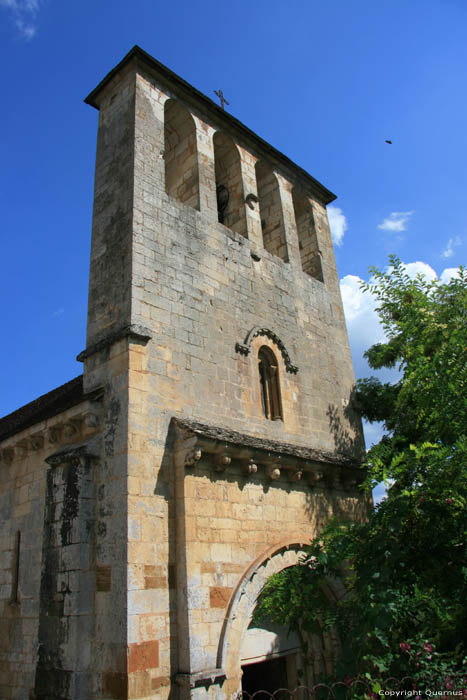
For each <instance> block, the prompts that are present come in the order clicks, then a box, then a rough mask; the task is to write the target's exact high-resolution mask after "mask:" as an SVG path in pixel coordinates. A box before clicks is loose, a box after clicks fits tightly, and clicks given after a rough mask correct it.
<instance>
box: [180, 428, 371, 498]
mask: <svg viewBox="0 0 467 700" xmlns="http://www.w3.org/2000/svg"><path fill="white" fill-rule="evenodd" d="M171 428H172V430H173V431H174V432H175V451H174V454H175V463H176V465H177V464H178V465H179V467H180V468H185V469H187V470H189V471H190V472H191V471H193V469H194V468H195V467H196V465H197V464H198V463H199V464H200V468H202V469H203V470H204V472H205V471H206V468H208V469H209V468H210V469H212V472H213V473H217V474H222V473H224V472H225V471H226V470H228V469H229V471H231V472H232V473H233V472H235V473H236V474H237V475H238V478H240V479H248V478H255V480H257V479H261V478H264V479H266V480H267V481H272V482H276V483H277V484H279V483H284V485H285V483H288V484H289V488H290V484H296V486H297V488H298V486H299V485H300V484H302V485H303V487H305V488H306V487H308V488H310V489H313V488H323V487H327V488H330V489H333V490H345V491H351V490H352V489H354V488H357V487H358V485H359V484H360V483H361V482H362V481H363V479H364V478H365V472H364V471H363V470H362V468H361V467H360V465H359V463H358V462H356V461H353V460H350V459H349V458H348V457H346V456H344V455H336V454H335V453H332V454H329V453H325V452H320V451H318V450H313V449H311V448H306V447H302V446H299V445H291V444H287V443H280V442H275V441H272V440H267V439H264V438H256V437H252V436H250V435H244V434H241V433H237V432H234V431H232V430H227V429H224V428H219V427H215V426H208V425H204V424H201V423H198V422H196V421H192V420H188V419H186V420H180V419H177V418H172V423H171Z"/></svg>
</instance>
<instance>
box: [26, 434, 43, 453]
mask: <svg viewBox="0 0 467 700" xmlns="http://www.w3.org/2000/svg"><path fill="white" fill-rule="evenodd" d="M29 445H30V447H31V449H32V450H34V452H37V450H41V449H42V448H43V447H44V436H43V435H42V433H36V434H35V435H31V437H30V438H29Z"/></svg>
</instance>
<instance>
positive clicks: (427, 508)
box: [255, 258, 467, 687]
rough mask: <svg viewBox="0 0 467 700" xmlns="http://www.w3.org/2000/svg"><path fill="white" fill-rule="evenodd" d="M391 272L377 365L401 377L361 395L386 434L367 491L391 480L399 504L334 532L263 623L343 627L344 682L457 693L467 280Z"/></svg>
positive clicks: (465, 526) (462, 621) (380, 294)
mask: <svg viewBox="0 0 467 700" xmlns="http://www.w3.org/2000/svg"><path fill="white" fill-rule="evenodd" d="M390 262H391V267H390V268H389V271H387V272H380V271H378V270H375V269H373V270H372V274H373V276H372V281H371V282H370V283H369V284H366V285H364V288H365V289H366V290H367V291H369V292H371V293H372V294H373V295H374V296H375V297H376V299H377V301H378V307H377V311H378V313H379V316H380V319H381V323H382V324H383V327H384V330H385V334H386V338H387V340H386V342H385V343H381V344H378V345H374V346H372V347H371V348H370V349H369V350H368V351H367V353H366V357H367V358H368V361H369V364H370V366H371V367H372V368H374V369H379V368H382V367H397V368H398V369H399V373H400V374H399V377H400V378H399V380H398V381H397V382H396V383H394V384H391V383H382V382H380V381H379V380H378V379H376V378H374V377H372V378H370V379H363V380H360V381H359V382H358V384H357V392H356V396H357V401H358V405H359V407H360V411H361V413H362V415H363V416H364V417H365V418H366V419H367V420H369V421H383V422H384V430H385V434H384V436H383V438H382V439H381V441H380V442H379V443H378V444H377V445H375V446H374V447H372V448H371V449H370V450H369V452H368V455H367V460H368V462H367V473H368V476H367V479H366V482H365V485H364V488H366V489H371V488H372V487H373V486H374V485H375V484H376V483H378V482H380V481H382V480H386V481H387V483H388V484H390V488H389V489H388V493H387V497H386V498H385V499H384V500H383V501H382V503H380V504H379V505H378V506H376V508H375V509H374V510H373V511H372V513H371V514H370V516H369V518H368V521H367V522H364V523H355V522H353V523H352V522H351V523H339V522H336V521H332V522H331V523H330V524H329V525H328V526H327V527H326V528H325V530H324V532H322V533H321V534H320V536H319V539H318V540H316V541H314V542H313V543H312V545H311V546H310V548H309V551H308V554H307V557H306V559H305V560H304V561H303V562H302V564H301V565H299V566H297V567H294V568H291V569H286V570H284V571H283V572H281V573H279V574H276V575H275V576H273V577H272V578H271V579H270V580H269V581H268V583H267V585H266V587H265V589H264V590H263V593H262V594H261V596H260V599H259V601H258V605H257V608H256V611H255V619H256V620H257V621H259V620H260V619H268V620H270V621H274V622H278V623H281V624H287V625H289V627H290V628H291V629H294V630H300V632H301V633H302V635H303V634H306V633H308V634H310V633H312V632H317V631H319V630H322V629H326V628H329V627H334V628H337V631H338V633H339V636H340V639H341V642H342V651H341V654H340V659H339V662H338V666H337V669H336V675H337V677H344V676H351V677H358V676H360V677H362V676H366V677H367V678H375V679H376V678H378V677H382V676H390V675H391V676H398V677H399V678H401V677H403V676H405V675H410V676H411V677H413V678H414V679H418V680H419V681H420V683H425V684H428V687H429V684H430V683H434V682H435V680H437V682H438V681H439V682H440V683H441V684H443V683H444V686H443V687H449V683H451V680H450V676H451V675H452V673H454V672H460V671H462V669H465V666H464V665H463V663H464V661H465V657H466V654H467V608H466V600H467V559H466V533H467V509H466V505H467V430H466V428H467V411H466V408H467V406H466V403H467V277H466V274H465V272H464V271H463V270H462V269H460V270H459V276H458V277H455V278H454V279H452V280H451V281H450V282H449V283H447V284H441V283H440V282H439V281H438V280H435V281H433V282H430V281H427V280H426V279H425V278H424V277H421V276H419V277H417V278H416V279H410V278H409V276H408V275H407V274H406V272H405V270H404V266H403V265H402V263H401V262H400V261H399V260H397V259H396V258H391V260H390ZM337 578H340V579H342V580H343V581H344V583H345V586H346V594H345V595H344V596H343V597H342V598H341V599H340V600H337V601H336V600H331V599H330V597H329V596H328V595H326V588H327V586H326V582H327V581H329V580H330V579H337ZM466 670H467V669H466ZM446 684H447V685H446Z"/></svg>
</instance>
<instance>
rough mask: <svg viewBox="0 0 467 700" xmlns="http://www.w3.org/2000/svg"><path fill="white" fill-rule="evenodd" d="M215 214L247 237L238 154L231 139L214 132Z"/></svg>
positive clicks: (225, 223) (221, 221)
mask: <svg viewBox="0 0 467 700" xmlns="http://www.w3.org/2000/svg"><path fill="white" fill-rule="evenodd" d="M214 160H215V164H216V193H217V214H218V219H219V222H220V223H221V224H224V226H227V228H230V229H232V231H237V233H240V234H241V235H242V236H245V238H246V237H247V228H246V216H245V196H244V194H243V181H242V169H241V165H240V154H239V152H238V150H237V147H236V146H235V144H234V142H233V141H232V139H230V138H229V137H228V136H226V135H225V134H223V133H222V132H220V131H217V132H216V133H215V134H214Z"/></svg>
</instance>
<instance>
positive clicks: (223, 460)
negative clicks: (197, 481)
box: [214, 454, 232, 472]
mask: <svg viewBox="0 0 467 700" xmlns="http://www.w3.org/2000/svg"><path fill="white" fill-rule="evenodd" d="M231 461H232V458H231V457H229V455H225V454H224V455H217V456H216V458H215V460H214V469H215V470H216V472H223V471H224V470H225V468H226V467H228V466H229V464H230V463H231Z"/></svg>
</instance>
